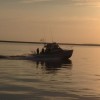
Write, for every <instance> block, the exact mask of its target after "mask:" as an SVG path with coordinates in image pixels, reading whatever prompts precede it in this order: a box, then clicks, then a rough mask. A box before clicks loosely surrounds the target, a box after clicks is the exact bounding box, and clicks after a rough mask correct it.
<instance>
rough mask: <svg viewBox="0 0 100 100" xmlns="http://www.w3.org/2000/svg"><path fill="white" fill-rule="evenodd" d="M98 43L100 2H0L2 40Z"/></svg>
mask: <svg viewBox="0 0 100 100" xmlns="http://www.w3.org/2000/svg"><path fill="white" fill-rule="evenodd" d="M42 38H45V39H46V40H47V41H52V39H53V41H57V42H71V43H99V44H100V0H0V40H20V41H40V40H41V39H42Z"/></svg>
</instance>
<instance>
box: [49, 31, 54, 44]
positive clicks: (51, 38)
mask: <svg viewBox="0 0 100 100" xmlns="http://www.w3.org/2000/svg"><path fill="white" fill-rule="evenodd" d="M50 33H51V40H52V41H51V42H52V43H53V42H54V40H53V34H52V32H50Z"/></svg>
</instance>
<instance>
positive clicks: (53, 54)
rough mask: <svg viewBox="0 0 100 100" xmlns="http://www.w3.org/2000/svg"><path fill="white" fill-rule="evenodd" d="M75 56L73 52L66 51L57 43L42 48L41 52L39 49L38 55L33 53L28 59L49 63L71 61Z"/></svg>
mask: <svg viewBox="0 0 100 100" xmlns="http://www.w3.org/2000/svg"><path fill="white" fill-rule="evenodd" d="M72 54H73V50H72V49H71V50H68V49H67V50H64V49H62V48H61V47H60V46H59V45H58V44H57V43H47V44H45V45H44V47H43V48H42V50H41V52H39V49H38V48H37V53H32V54H30V56H27V57H26V58H27V59H33V60H39V61H42V60H43V61H48V60H51V61H52V60H63V59H69V58H70V57H71V56H72Z"/></svg>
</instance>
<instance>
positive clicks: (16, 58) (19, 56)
mask: <svg viewBox="0 0 100 100" xmlns="http://www.w3.org/2000/svg"><path fill="white" fill-rule="evenodd" d="M28 58H29V55H12V56H5V55H0V59H8V60H30V59H28Z"/></svg>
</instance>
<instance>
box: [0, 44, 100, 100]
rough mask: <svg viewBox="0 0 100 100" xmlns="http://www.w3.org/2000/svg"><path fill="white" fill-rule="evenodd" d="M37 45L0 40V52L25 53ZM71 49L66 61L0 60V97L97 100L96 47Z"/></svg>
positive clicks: (99, 60) (99, 54) (99, 52)
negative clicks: (68, 58) (0, 41)
mask: <svg viewBox="0 0 100 100" xmlns="http://www.w3.org/2000/svg"><path fill="white" fill-rule="evenodd" d="M37 47H40V48H41V45H32V44H10V43H0V55H20V54H27V53H30V51H32V50H33V49H34V50H35V49H36V48H37ZM66 47H67V46H64V48H66ZM73 49H74V54H73V56H72V58H71V59H70V60H69V61H61V62H34V61H28V60H3V59H2V60H0V100H100V47H96V46H95V47H87V46H86V47H85V46H74V47H73Z"/></svg>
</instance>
